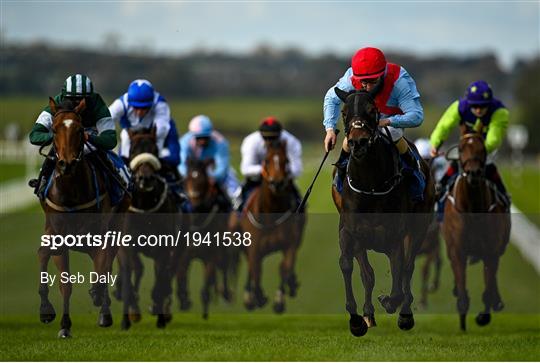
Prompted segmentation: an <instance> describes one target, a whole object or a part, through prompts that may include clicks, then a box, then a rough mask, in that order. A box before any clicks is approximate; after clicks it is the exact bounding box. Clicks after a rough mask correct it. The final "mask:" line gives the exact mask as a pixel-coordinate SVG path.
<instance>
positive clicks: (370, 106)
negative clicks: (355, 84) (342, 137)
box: [334, 87, 379, 157]
mask: <svg viewBox="0 0 540 363" xmlns="http://www.w3.org/2000/svg"><path fill="white" fill-rule="evenodd" d="M334 90H335V92H336V94H337V96H338V97H339V98H340V99H341V100H342V101H343V102H344V106H343V109H342V111H341V114H342V118H343V123H344V124H345V134H346V136H347V144H348V145H349V148H350V149H351V152H352V155H353V157H362V156H364V155H366V154H367V151H368V149H369V148H370V147H371V146H372V145H373V144H374V141H375V140H376V139H377V137H378V135H379V129H378V123H379V111H378V109H377V106H376V105H375V100H374V99H373V97H372V96H371V95H370V94H369V93H368V92H367V91H364V90H358V91H351V92H345V91H342V90H341V89H339V88H337V87H336V88H335V89H334Z"/></svg>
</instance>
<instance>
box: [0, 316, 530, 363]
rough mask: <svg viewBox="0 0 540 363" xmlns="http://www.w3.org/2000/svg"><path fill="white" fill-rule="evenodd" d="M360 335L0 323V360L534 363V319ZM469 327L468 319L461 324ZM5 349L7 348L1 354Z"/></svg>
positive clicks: (309, 329)
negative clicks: (60, 329) (66, 330)
mask: <svg viewBox="0 0 540 363" xmlns="http://www.w3.org/2000/svg"><path fill="white" fill-rule="evenodd" d="M377 319H378V326H377V327H376V328H373V329H370V330H369V331H368V333H367V335H366V336H364V337H362V338H354V337H353V336H351V335H350V334H349V332H348V329H347V326H348V323H347V317H346V316H345V315H322V316H321V315H285V316H271V315H260V314H259V315H251V316H250V315H247V314H227V315H223V314H219V315H213V316H211V318H210V320H208V321H201V320H200V318H199V316H195V315H193V314H183V315H177V316H175V319H174V320H173V322H172V323H171V325H170V326H168V327H167V328H166V329H165V330H157V329H156V328H155V327H154V326H153V324H154V322H153V320H151V319H149V318H148V317H145V318H144V320H143V321H142V322H140V323H139V324H137V325H134V326H133V327H132V329H131V330H130V331H129V332H120V331H119V330H118V327H117V326H116V327H113V328H108V329H101V328H97V327H96V326H95V321H93V319H91V318H89V317H87V316H85V317H78V316H75V317H74V318H73V320H74V324H75V325H74V329H73V332H74V334H76V337H75V338H73V339H70V340H69V341H66V340H59V339H57V338H56V337H55V334H56V330H57V327H56V326H45V327H39V329H37V328H36V324H37V323H36V321H37V316H36V317H32V318H29V317H16V316H14V317H10V318H9V319H4V320H3V322H2V330H3V332H6V331H9V334H3V337H2V352H3V353H2V359H3V360H57V361H63V360H68V361H79V360H97V361H100V360H113V361H143V360H149V361H160V360H187V361H204V360H210V361H230V360H234V361H246V360H254V361H261V360H262V361H266V360H270V361H274V360H277V361H283V360H285V361H286V360H290V361H297V360H302V361H303V360H316V361H373V360H396V361H397V360H413V361H425V360H435V361H448V360H450V361H452V360H458V361H460V360H466V361H534V360H538V359H540V334H539V327H540V317H539V316H538V315H534V316H531V315H512V314H500V315H496V316H495V317H494V319H493V322H492V324H491V325H490V326H489V327H487V328H480V327H477V326H470V329H469V331H468V332H467V333H462V332H460V331H458V330H457V318H456V317H455V316H448V315H438V316H433V315H422V316H417V317H416V323H417V324H416V327H415V328H414V329H413V330H412V331H409V332H402V331H400V330H399V329H398V328H397V326H396V317H395V316H383V315H380V316H378V317H377ZM469 324H473V323H472V318H471V319H469ZM7 347H9V349H6V348H7Z"/></svg>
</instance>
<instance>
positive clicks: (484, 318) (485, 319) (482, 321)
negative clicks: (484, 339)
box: [475, 313, 491, 326]
mask: <svg viewBox="0 0 540 363" xmlns="http://www.w3.org/2000/svg"><path fill="white" fill-rule="evenodd" d="M475 320H476V324H478V326H486V325H488V324H489V322H490V321H491V314H489V313H480V314H478V315H476V319H475Z"/></svg>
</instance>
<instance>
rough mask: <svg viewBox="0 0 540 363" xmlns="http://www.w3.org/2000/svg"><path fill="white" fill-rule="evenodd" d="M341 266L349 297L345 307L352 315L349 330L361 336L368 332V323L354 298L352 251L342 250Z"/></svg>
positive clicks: (346, 293) (346, 292)
mask: <svg viewBox="0 0 540 363" xmlns="http://www.w3.org/2000/svg"><path fill="white" fill-rule="evenodd" d="M339 267H340V268H341V274H342V275H343V281H344V282H345V297H346V299H347V302H346V304H345V309H346V310H347V312H348V313H349V315H350V319H349V330H350V331H351V334H352V335H354V336H355V337H361V336H363V335H365V334H366V332H367V329H368V325H367V324H366V322H365V321H364V319H363V318H362V317H361V316H360V315H358V312H357V306H356V300H355V299H354V293H353V288H352V272H353V256H352V254H351V253H349V252H348V251H343V250H342V251H341V256H340V257H339Z"/></svg>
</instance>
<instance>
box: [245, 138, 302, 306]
mask: <svg viewBox="0 0 540 363" xmlns="http://www.w3.org/2000/svg"><path fill="white" fill-rule="evenodd" d="M266 147H267V152H266V157H265V159H264V160H263V163H262V175H261V177H262V182H261V185H260V186H258V187H257V188H256V189H255V190H254V191H253V192H252V194H251V195H250V196H249V198H248V200H247V201H246V203H245V207H244V210H243V211H242V216H241V218H239V226H240V229H241V230H242V231H243V232H244V236H245V235H246V233H248V234H247V236H249V237H250V239H251V243H249V244H248V243H246V244H245V247H244V248H245V254H246V256H247V262H248V279H247V282H246V286H245V293H244V305H245V307H246V308H247V309H248V310H252V309H254V308H255V307H262V306H264V305H265V304H266V303H267V301H268V299H267V297H266V296H265V295H264V292H263V289H262V287H261V275H262V260H263V258H264V257H265V256H266V255H268V254H270V253H272V252H276V251H282V252H283V260H282V261H281V264H280V270H279V271H280V277H281V280H280V284H279V287H278V290H277V291H276V295H275V298H274V306H273V309H274V311H275V312H276V313H282V312H284V311H285V294H286V288H288V293H289V296H290V297H295V296H296V293H297V290H298V281H297V277H296V273H295V271H294V267H295V263H296V254H297V252H298V248H299V247H300V243H301V241H302V235H303V232H304V225H305V223H306V215H305V214H304V213H300V214H296V213H295V208H296V200H295V197H294V195H295V194H294V191H293V188H294V186H293V184H292V180H291V178H290V177H289V174H288V170H287V164H288V162H289V161H288V159H287V145H286V143H285V142H282V141H279V140H274V141H267V142H266ZM246 245H247V246H246Z"/></svg>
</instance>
